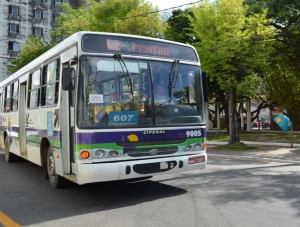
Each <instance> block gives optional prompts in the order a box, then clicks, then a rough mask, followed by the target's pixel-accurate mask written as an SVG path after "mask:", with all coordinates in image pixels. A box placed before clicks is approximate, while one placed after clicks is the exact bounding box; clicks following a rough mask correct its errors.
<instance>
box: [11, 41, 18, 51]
mask: <svg viewBox="0 0 300 227" xmlns="http://www.w3.org/2000/svg"><path fill="white" fill-rule="evenodd" d="M8 50H11V51H20V45H19V43H17V42H12V41H9V42H8Z"/></svg>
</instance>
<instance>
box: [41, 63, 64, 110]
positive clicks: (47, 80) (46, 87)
mask: <svg viewBox="0 0 300 227" xmlns="http://www.w3.org/2000/svg"><path fill="white" fill-rule="evenodd" d="M59 65H60V60H59V59H57V60H54V61H52V62H50V63H49V64H48V65H46V66H44V69H43V80H42V99H41V105H42V106H51V105H55V104H57V102H58V87H59V71H60V67H59Z"/></svg>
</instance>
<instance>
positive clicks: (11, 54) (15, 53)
mask: <svg viewBox="0 0 300 227" xmlns="http://www.w3.org/2000/svg"><path fill="white" fill-rule="evenodd" d="M19 54H20V51H13V50H8V51H7V55H8V57H9V58H17V57H18V56H19Z"/></svg>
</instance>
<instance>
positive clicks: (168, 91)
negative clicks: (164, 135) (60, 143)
mask: <svg viewBox="0 0 300 227" xmlns="http://www.w3.org/2000/svg"><path fill="white" fill-rule="evenodd" d="M79 70H80V73H79V80H78V97H77V100H78V102H77V103H78V105H77V124H78V127H79V128H82V129H84V128H99V129H101V128H120V127H122V128H124V127H125V128H126V127H129V128H132V127H145V126H147V127H148V126H150V127H151V126H180V125H184V126H186V125H199V124H204V110H203V108H202V106H203V92H202V90H201V79H200V68H199V67H198V66H195V65H188V64H182V63H180V61H179V60H174V61H173V62H162V61H147V60H140V59H139V60H134V59H123V57H122V56H121V55H115V56H114V57H98V56H82V57H81V58H80V69H79Z"/></svg>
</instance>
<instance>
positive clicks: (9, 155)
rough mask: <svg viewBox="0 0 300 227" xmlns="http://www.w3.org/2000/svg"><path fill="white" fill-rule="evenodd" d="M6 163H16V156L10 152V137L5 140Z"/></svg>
mask: <svg viewBox="0 0 300 227" xmlns="http://www.w3.org/2000/svg"><path fill="white" fill-rule="evenodd" d="M4 143H5V161H6V162H14V161H16V155H15V154H13V153H11V152H10V151H9V147H10V142H9V138H8V136H7V137H6V138H5V142H4Z"/></svg>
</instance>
